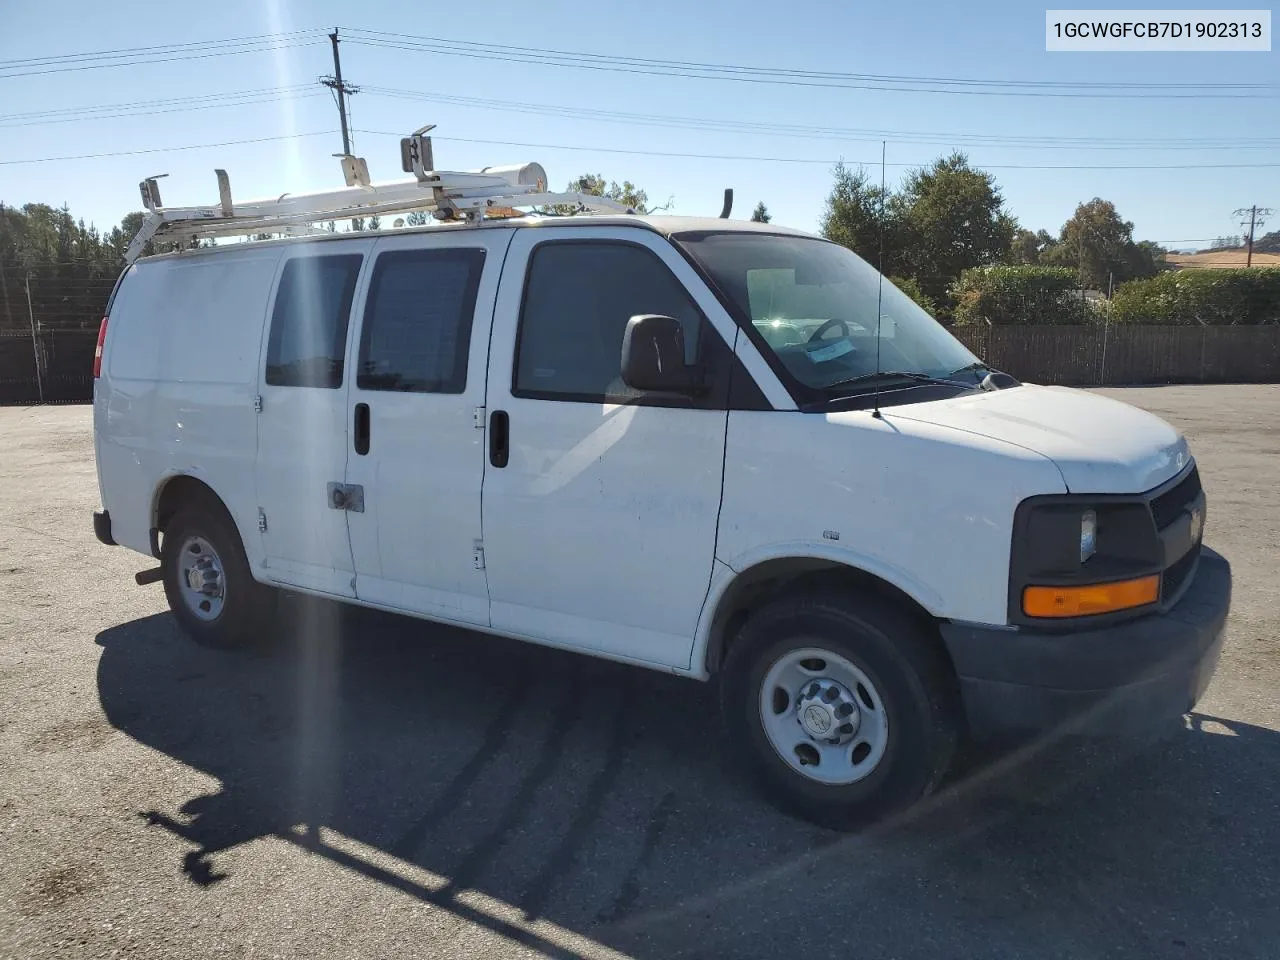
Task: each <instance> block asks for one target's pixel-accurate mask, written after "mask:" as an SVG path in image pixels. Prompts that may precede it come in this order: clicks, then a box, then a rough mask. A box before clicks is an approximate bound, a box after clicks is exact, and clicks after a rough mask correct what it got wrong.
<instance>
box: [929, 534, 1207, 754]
mask: <svg viewBox="0 0 1280 960" xmlns="http://www.w3.org/2000/svg"><path fill="white" fill-rule="evenodd" d="M1230 606H1231V565H1230V564H1229V563H1228V562H1227V561H1226V559H1225V558H1224V557H1222V556H1220V555H1219V554H1217V553H1215V552H1214V551H1212V550H1209V549H1207V548H1204V549H1202V552H1201V556H1200V560H1199V565H1198V568H1197V570H1196V572H1195V575H1194V578H1193V580H1192V581H1191V583H1190V584H1188V585H1187V588H1186V591H1185V593H1184V594H1183V595H1182V598H1181V599H1180V600H1179V601H1178V602H1177V603H1176V604H1175V605H1174V606H1172V607H1171V608H1169V609H1168V610H1166V611H1164V612H1163V613H1158V614H1150V615H1148V616H1145V617H1140V618H1138V619H1136V620H1129V621H1125V622H1123V623H1118V624H1113V625H1111V626H1106V627H1098V628H1094V629H1082V630H1080V631H1077V632H1068V633H1062V632H1057V633H1042V632H1037V631H1034V630H1029V629H1027V628H1025V627H987V626H982V625H978V624H963V623H946V624H942V625H941V630H942V637H943V640H944V641H945V643H946V645H947V649H948V651H949V652H950V654H951V660H952V662H953V663H954V664H955V668H956V673H957V674H958V676H959V679H960V692H961V696H962V698H963V702H964V708H965V713H966V715H967V719H968V723H969V730H970V732H971V733H972V734H973V735H974V736H976V737H980V738H981V737H1005V736H1026V735H1052V734H1055V733H1068V732H1087V733H1105V734H1132V733H1139V732H1144V731H1151V730H1155V729H1158V728H1159V726H1160V725H1162V724H1165V723H1168V722H1169V721H1170V720H1171V719H1172V718H1174V717H1177V716H1179V715H1180V714H1183V713H1186V712H1187V711H1188V710H1190V709H1191V707H1192V706H1194V704H1195V702H1196V700H1198V699H1199V697H1200V696H1201V694H1203V693H1204V691H1205V688H1206V687H1208V685H1209V680H1210V679H1211V678H1212V677H1213V671H1214V669H1215V667H1216V666H1217V663H1218V654H1219V653H1220V651H1221V650H1222V637H1223V632H1224V630H1225V626H1226V620H1227V612H1228V610H1229V608H1230Z"/></svg>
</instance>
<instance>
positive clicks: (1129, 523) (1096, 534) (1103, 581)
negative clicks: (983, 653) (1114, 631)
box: [1009, 494, 1164, 624]
mask: <svg viewBox="0 0 1280 960" xmlns="http://www.w3.org/2000/svg"><path fill="white" fill-rule="evenodd" d="M1011 546H1012V555H1011V557H1010V570H1009V617H1010V621H1009V622H1010V623H1022V624H1044V623H1045V622H1046V621H1052V620H1055V619H1057V620H1059V621H1061V620H1065V619H1069V618H1072V617H1086V616H1095V615H1098V614H1107V613H1115V612H1120V611H1123V610H1132V609H1138V608H1141V607H1146V606H1150V605H1151V604H1152V603H1157V602H1158V601H1159V583H1160V581H1159V576H1158V575H1159V573H1160V571H1161V570H1162V568H1163V567H1162V564H1163V558H1164V554H1163V547H1162V546H1161V542H1160V539H1159V536H1158V534H1157V531H1156V528H1155V524H1154V522H1153V521H1152V519H1151V510H1150V508H1149V507H1148V506H1147V504H1146V503H1145V502H1144V500H1143V499H1142V497H1141V496H1140V495H1135V496H1133V497H1128V496H1123V497H1122V496H1100V497H1089V496H1087V495H1086V496H1081V495H1078V494H1062V495H1049V496H1042V497H1031V498H1029V499H1027V500H1024V501H1023V502H1022V503H1021V504H1019V505H1018V510H1017V513H1016V514H1015V516H1014V523H1013V543H1012V545H1011Z"/></svg>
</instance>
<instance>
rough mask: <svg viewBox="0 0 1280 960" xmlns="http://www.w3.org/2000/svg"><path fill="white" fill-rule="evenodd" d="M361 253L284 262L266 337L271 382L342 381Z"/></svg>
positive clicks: (313, 384)
mask: <svg viewBox="0 0 1280 960" xmlns="http://www.w3.org/2000/svg"><path fill="white" fill-rule="evenodd" d="M363 259H364V258H363V257H362V256H361V255H360V254H339V255H337V256H329V257H297V258H295V259H292V260H289V261H288V262H287V263H285V265H284V273H283V274H281V276H280V288H279V289H278V290H277V291H276V303H275V309H274V310H273V311H272V313H271V333H270V335H269V337H268V339H267V383H269V384H272V385H273V386H277V387H329V388H331V389H332V388H337V387H340V386H342V364H343V357H344V356H345V354H346V347H347V323H348V321H349V320H350V317H351V298H352V296H353V295H354V294H355V290H356V278H357V277H358V276H359V275H360V262H361V261H362V260H363Z"/></svg>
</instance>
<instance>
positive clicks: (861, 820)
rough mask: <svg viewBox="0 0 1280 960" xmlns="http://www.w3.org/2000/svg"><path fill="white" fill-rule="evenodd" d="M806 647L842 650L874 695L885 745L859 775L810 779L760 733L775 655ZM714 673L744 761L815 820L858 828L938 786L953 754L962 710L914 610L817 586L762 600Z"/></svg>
mask: <svg viewBox="0 0 1280 960" xmlns="http://www.w3.org/2000/svg"><path fill="white" fill-rule="evenodd" d="M807 647H820V648H822V649H825V650H829V651H830V652H831V653H834V654H836V655H838V656H840V657H843V658H845V659H846V660H848V661H849V662H850V663H851V664H853V665H854V666H855V667H857V668H858V669H859V670H861V671H862V672H863V673H864V674H865V675H866V677H867V678H868V679H869V680H870V681H871V683H872V684H873V685H874V686H875V688H876V690H877V692H878V694H879V699H880V701H881V703H882V706H883V710H884V713H885V715H886V717H887V721H888V724H887V729H888V731H889V732H888V736H887V738H886V740H887V743H886V745H885V746H884V753H883V754H882V755H881V756H880V759H879V761H878V762H877V763H876V764H875V766H874V768H873V769H872V770H871V772H870V773H868V774H867V775H866V776H865V777H864V778H863V779H861V780H857V781H856V782H852V783H846V784H839V785H832V784H826V783H820V782H817V781H816V780H812V779H809V778H808V777H806V776H804V775H803V774H801V773H799V772H797V771H796V770H795V769H794V768H793V767H792V766H791V765H790V764H789V763H787V762H786V761H785V760H783V759H782V757H781V756H780V754H779V752H778V750H777V749H775V748H774V746H773V744H772V743H771V742H770V740H769V738H768V736H767V735H766V733H765V727H764V721H763V720H762V717H761V707H760V702H761V701H760V690H761V685H762V684H763V683H764V681H765V678H766V676H767V674H768V672H769V670H770V668H771V667H772V666H773V665H774V664H775V663H776V662H777V661H778V660H779V659H780V658H782V657H784V656H785V655H786V654H787V653H788V652H791V651H794V650H799V649H801V648H807ZM720 679H721V687H720V694H721V707H722V709H723V711H724V717H725V721H726V723H727V725H728V728H729V739H730V743H731V744H732V747H733V750H734V752H735V753H736V754H737V756H738V759H739V761H740V762H741V764H742V765H743V766H744V767H745V768H746V769H747V771H748V772H749V773H750V774H751V775H752V776H753V777H754V778H755V779H756V781H757V782H758V783H759V785H760V787H761V789H762V790H763V792H764V794H765V795H766V797H767V798H768V799H769V800H770V801H771V802H772V803H773V804H774V805H775V806H777V807H779V808H781V809H782V810H784V811H786V812H788V813H791V814H794V815H795V816H798V817H801V818H803V819H805V820H809V821H811V822H813V823H816V824H819V825H821V826H825V827H830V828H833V829H837V830H853V829H858V828H860V827H863V826H866V825H868V824H870V823H873V822H875V821H877V820H880V819H882V818H884V817H886V816H888V815H890V814H893V813H895V812H898V811H900V810H904V809H906V808H907V807H910V806H912V805H913V804H915V803H917V802H918V801H920V800H921V799H923V798H924V797H925V796H927V795H928V794H929V793H930V792H931V791H932V790H933V789H934V788H935V787H936V786H937V785H938V783H939V782H940V781H941V780H942V777H943V776H944V774H945V773H946V771H947V768H948V766H949V765H950V763H951V760H952V757H953V756H954V753H955V749H956V742H957V739H958V736H959V731H960V714H959V710H958V698H957V694H956V684H955V679H954V676H953V674H952V671H951V667H950V664H949V663H948V662H947V661H946V659H945V658H944V657H943V656H942V654H941V652H940V650H939V648H938V646H937V644H936V642H935V641H933V639H932V638H930V637H929V636H928V635H927V632H926V629H925V628H924V627H923V626H922V625H921V624H920V623H919V622H918V621H917V620H916V619H915V618H913V617H911V616H909V615H907V614H906V613H904V612H902V611H901V610H899V609H898V608H896V607H894V606H892V605H890V604H888V603H885V602H883V601H880V600H878V599H875V598H870V597H862V596H858V595H857V594H852V593H849V592H845V591H839V590H821V591H815V592H811V593H805V594H800V595H794V596H788V597H783V598H781V599H779V600H776V601H774V602H772V603H770V604H768V605H766V606H765V607H763V608H762V609H761V610H759V611H757V612H756V613H755V614H754V615H752V617H751V618H750V619H749V620H748V621H747V622H746V624H745V625H744V626H743V627H742V629H741V631H739V633H738V635H737V638H736V639H735V640H734V642H733V644H732V646H731V647H730V649H729V656H728V659H727V661H726V663H725V668H724V672H723V674H722V676H721V678H720ZM788 709H790V708H788ZM800 749H801V748H797V751H799V750H800Z"/></svg>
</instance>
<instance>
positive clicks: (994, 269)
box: [951, 264, 1095, 325]
mask: <svg viewBox="0 0 1280 960" xmlns="http://www.w3.org/2000/svg"><path fill="white" fill-rule="evenodd" d="M951 297H952V300H953V302H954V303H955V314H954V315H955V321H956V323H958V324H972V323H976V324H982V323H992V324H996V325H1000V324H1018V325H1021V324H1081V323H1088V322H1090V321H1091V320H1093V319H1094V317H1095V315H1094V312H1093V310H1092V309H1091V308H1090V307H1089V305H1088V303H1087V302H1086V301H1085V300H1083V299H1082V298H1081V297H1080V291H1079V288H1078V287H1077V286H1076V272H1075V271H1074V270H1071V269H1070V268H1068V267H1046V266H1037V265H1022V266H1009V265H1007V264H996V265H993V266H988V267H974V268H973V269H970V270H966V271H965V272H964V273H963V274H961V275H960V279H959V280H957V281H956V282H955V283H954V284H952V287H951Z"/></svg>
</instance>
